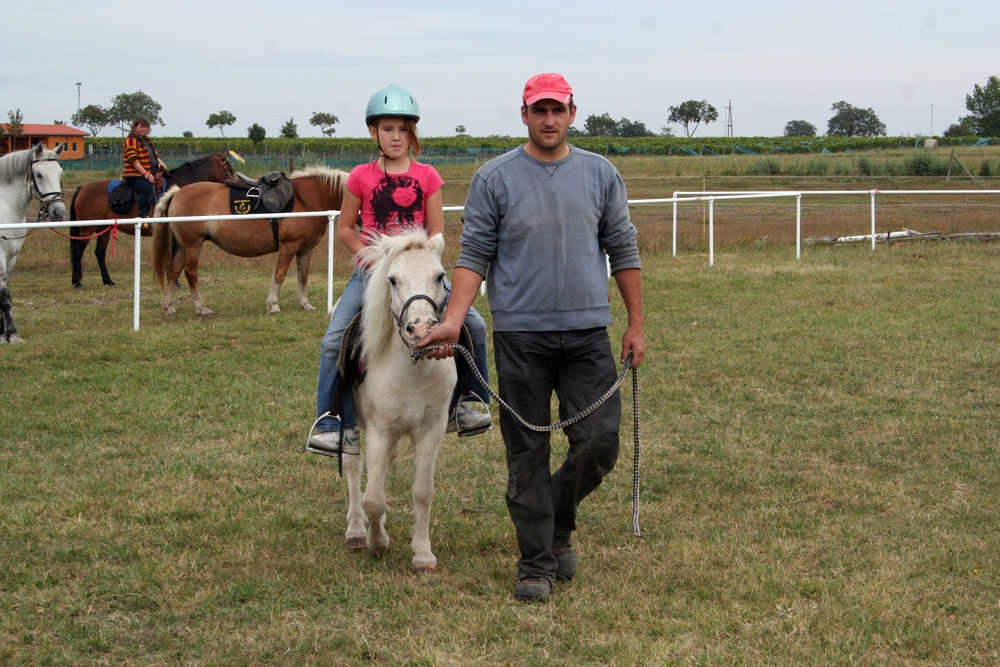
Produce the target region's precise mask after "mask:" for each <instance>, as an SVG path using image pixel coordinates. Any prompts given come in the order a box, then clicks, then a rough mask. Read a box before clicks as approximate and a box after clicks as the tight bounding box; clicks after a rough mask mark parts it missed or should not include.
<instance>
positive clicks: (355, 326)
mask: <svg viewBox="0 0 1000 667" xmlns="http://www.w3.org/2000/svg"><path fill="white" fill-rule="evenodd" d="M458 342H459V344H460V345H462V346H463V347H465V348H466V349H468V350H469V352H471V353H472V355H473V357H475V347H474V346H473V344H472V336H471V335H470V334H469V330H468V329H467V328H466V326H465V325H464V324H463V325H462V331H461V332H460V333H459V335H458ZM455 369H456V370H457V371H458V381H457V382H456V384H455V391H454V392H453V393H452V397H451V404H450V405H449V406H448V409H449V410H450V411H451V410H454V409H455V406H456V405H458V401H459V399H460V398H461V395H462V392H461V391H460V390H459V389H460V387H461V384H462V378H463V377H465V374H466V373H468V372H469V370H470V369H469V362H468V361H467V360H466V359H465V355H462V354H456V355H455ZM337 370H338V371H340V376H341V378H343V380H344V381H343V382H341V383H340V387H339V388H338V389H337V392H336V395H335V396H334V397H333V405H332V406H331V407H330V412H331V413H333V414H335V415H338V414H342V407H343V401H344V392H345V391H351V390H353V389H354V387H357V386H360V385H361V383H362V382H364V381H365V367H364V364H363V363H362V362H361V313H358V314H357V315H355V316H354V319H353V320H351V323H350V324H348V325H347V329H345V330H344V339H343V343H342V344H341V346H340V356H339V357H337Z"/></svg>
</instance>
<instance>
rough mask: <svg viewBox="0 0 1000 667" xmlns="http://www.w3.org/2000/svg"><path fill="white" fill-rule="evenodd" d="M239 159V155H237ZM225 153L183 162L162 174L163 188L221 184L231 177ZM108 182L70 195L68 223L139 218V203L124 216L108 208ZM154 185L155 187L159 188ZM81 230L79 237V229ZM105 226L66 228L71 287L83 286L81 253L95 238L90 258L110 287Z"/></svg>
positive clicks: (132, 229)
mask: <svg viewBox="0 0 1000 667" xmlns="http://www.w3.org/2000/svg"><path fill="white" fill-rule="evenodd" d="M237 157H239V156H237ZM228 159H229V151H225V152H223V153H220V154H219V155H208V156H206V157H203V158H199V159H197V160H191V161H190V162H185V163H184V164H182V165H180V166H179V167H175V168H174V169H171V170H169V171H167V172H166V173H165V174H164V178H165V180H166V182H167V186H168V187H171V186H175V185H176V186H184V185H188V184H189V183H196V182H198V181H213V182H215V183H225V182H226V180H227V179H231V178H233V167H232V165H230V164H229V162H228ZM110 183H111V181H92V182H90V183H84V184H83V185H81V186H80V187H79V188H77V189H76V192H75V193H73V200H72V202H71V203H70V205H69V219H70V220H114V219H116V218H121V219H125V218H136V217H138V216H139V203H138V201H136V203H134V204H132V210H130V211H129V212H128V213H115V212H114V211H112V210H111V209H110V208H109V207H108V185H109V184H110ZM160 185H161V184H160V183H159V182H158V183H157V187H160ZM81 229H83V230H84V234H81V232H80V230H81ZM109 229H111V227H110V226H106V227H70V228H69V235H70V242H69V253H70V257H71V259H72V262H73V287H75V288H77V289H81V288H82V287H83V253H84V251H85V250H86V249H87V244H88V243H90V239H93V238H96V239H97V246H96V247H95V248H94V256H95V257H97V264H98V266H99V267H100V269H101V279H102V280H103V281H104V284H105V285H114V284H115V281H113V280H111V275H110V274H109V273H108V265H107V263H106V262H105V260H104V257H105V255H106V254H107V249H108V238H109V236H110V234H109V233H108V230H109ZM119 229H121V231H123V232H125V233H126V234H131V235H133V236H134V235H135V225H121V226H120V227H119ZM151 234H152V232H150V231H143V233H142V235H143V236H150V235H151Z"/></svg>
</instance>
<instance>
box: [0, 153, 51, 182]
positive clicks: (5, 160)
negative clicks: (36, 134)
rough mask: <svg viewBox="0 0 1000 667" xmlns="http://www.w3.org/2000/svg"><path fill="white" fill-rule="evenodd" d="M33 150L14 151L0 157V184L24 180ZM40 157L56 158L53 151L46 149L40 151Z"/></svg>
mask: <svg viewBox="0 0 1000 667" xmlns="http://www.w3.org/2000/svg"><path fill="white" fill-rule="evenodd" d="M33 150H34V149H32V148H25V149H24V150H20V151H14V152H13V153H8V154H7V155H4V156H3V157H0V183H5V184H6V183H13V182H15V181H17V180H20V179H22V178H24V177H25V176H26V175H27V173H28V168H29V167H30V166H31V153H32V151H33ZM42 157H43V158H46V157H57V155H56V152H55V151H50V150H49V149H47V148H46V149H44V150H43V151H42Z"/></svg>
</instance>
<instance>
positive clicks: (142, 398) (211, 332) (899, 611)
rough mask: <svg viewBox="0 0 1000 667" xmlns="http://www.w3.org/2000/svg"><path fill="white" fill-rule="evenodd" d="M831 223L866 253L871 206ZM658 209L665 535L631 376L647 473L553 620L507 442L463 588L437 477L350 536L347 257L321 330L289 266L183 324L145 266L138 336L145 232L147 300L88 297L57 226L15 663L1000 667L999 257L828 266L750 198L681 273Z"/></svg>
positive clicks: (463, 478)
mask: <svg viewBox="0 0 1000 667" xmlns="http://www.w3.org/2000/svg"><path fill="white" fill-rule="evenodd" d="M446 178H449V179H450V180H449V186H447V187H449V188H456V189H460V183H461V182H462V177H458V176H446ZM667 187H668V188H671V189H673V188H672V186H669V185H668V186H667ZM750 187H753V188H757V187H759V186H756V185H754V186H750ZM641 189H642V188H641V186H638V185H637V186H636V187H634V188H633V187H632V186H631V185H630V190H631V192H630V194H632V195H633V196H636V194H638V193H637V192H636V191H638V190H641ZM640 196H648V195H640ZM446 203H449V204H450V203H461V200H460V196H456V197H455V198H454V199H452V198H451V197H446ZM989 206H990V205H989V204H988V203H985V204H983V205H979V206H976V207H972V210H974V211H977V213H976V215H981V217H982V221H981V222H979V223H974V222H969V221H966V220H964V219H963V216H962V215H961V214H962V212H965V211H968V210H969V208H964V207H963V208H959V207H957V206H955V207H951V206H949V207H948V208H947V209H946V214H947V215H942V216H941V217H934V218H933V219H931V216H929V215H928V214H927V213H923V214H921V213H920V212H919V211H918V210H911V208H909V207H907V208H905V209H902V208H901V213H900V215H903V212H904V211H905V214H906V215H907V216H912V218H913V219H914V220H917V221H919V219H920V218H921V216H923V217H924V219H925V222H926V224H927V225H928V226H934V227H938V226H939V225H940V224H944V223H947V224H950V225H953V226H955V227H956V228H957V227H963V228H964V226H966V225H969V226H976V229H975V231H990V230H989V229H981V228H980V227H979V226H977V225H986V226H988V225H990V224H995V223H994V222H993V220H992V217H991V216H990V215H987V214H982V213H979V212H981V211H982V210H987V211H988V210H989V208H988V207H989ZM862 208H863V206H862ZM914 208H915V207H914ZM829 213H830V214H831V216H832V219H831V221H830V222H829V223H824V225H825V224H829V225H834V226H838V228H839V227H840V226H844V225H848V226H849V225H854V224H858V225H859V226H860V228H861V232H860V233H864V227H865V222H864V221H865V214H866V213H865V211H862V212H861V214H860V217H861V221H860V222H855V220H854V217H853V215H852V214H843V213H841V212H839V211H838V207H837V206H835V205H833V204H831V205H830V207H829ZM737 214H738V215H737ZM649 215H650V216H651V218H650V219H649V220H639V221H638V222H639V224H640V230H641V232H640V233H641V234H642V243H643V246H644V249H645V254H644V272H643V274H644V285H645V292H646V332H647V338H648V343H649V353H648V356H647V359H646V362H645V363H644V364H643V366H642V368H641V370H640V373H639V385H640V403H641V407H640V421H641V439H642V450H641V452H642V504H641V517H640V518H641V523H642V527H643V532H644V536H643V537H642V538H635V537H634V536H633V535H632V530H631V454H632V447H631V439H632V431H631V428H630V426H629V425H630V424H631V421H632V420H631V411H630V409H629V406H630V404H631V400H630V399H631V397H630V392H629V391H628V390H627V389H626V390H625V397H624V398H625V400H624V403H625V405H626V418H625V420H624V425H623V431H622V438H623V449H622V456H621V459H620V461H619V466H618V468H617V469H616V470H615V471H614V472H613V473H612V474H611V476H610V477H609V478H608V480H607V481H606V483H605V484H604V485H603V486H602V487H601V488H600V489H599V490H598V491H597V492H596V493H595V494H594V495H593V496H592V497H591V498H589V499H588V500H587V501H586V502H585V504H584V506H583V508H582V513H581V529H580V530H579V531H578V534H577V538H576V543H577V546H578V549H579V553H580V574H579V575H578V577H577V578H576V579H575V580H574V581H573V582H572V583H569V584H562V585H559V586H557V588H556V591H555V594H554V596H553V598H552V599H551V601H550V602H549V603H548V604H543V605H523V604H519V603H515V602H514V601H513V600H512V599H511V597H510V594H511V591H512V588H513V584H514V581H513V578H514V564H515V561H516V558H517V553H516V545H515V541H514V535H513V529H512V527H511V525H510V520H509V518H508V517H507V513H506V509H505V506H504V502H503V492H504V487H505V481H506V470H505V465H504V458H503V445H502V442H501V439H500V434H499V432H496V431H495V432H492V433H490V434H487V435H484V436H480V437H476V438H470V439H461V440H460V439H458V438H456V437H454V436H453V435H449V436H447V438H446V440H445V444H444V448H443V450H442V455H441V458H440V459H439V464H438V474H437V495H436V498H435V505H434V510H433V513H432V543H433V545H434V549H435V554H436V555H437V557H438V560H439V572H438V574H436V575H433V576H417V575H414V574H412V573H411V570H410V564H409V562H410V552H409V546H408V542H409V539H408V538H409V535H408V531H409V525H410V521H411V518H410V499H409V490H408V483H407V482H408V475H409V470H408V461H407V460H403V461H401V462H399V464H397V466H396V468H395V473H394V475H393V477H392V479H391V481H390V491H389V502H390V509H389V511H390V514H389V532H390V535H391V536H392V538H393V540H394V545H393V549H392V551H391V553H390V554H389V555H388V556H386V557H385V558H382V559H373V558H371V557H369V556H368V555H367V554H365V553H353V552H347V551H346V550H345V549H344V547H343V531H344V529H345V520H344V513H345V511H346V488H345V486H344V482H343V480H341V479H340V478H338V477H337V473H336V466H335V462H333V460H331V459H327V458H324V457H318V456H312V455H307V454H305V453H304V452H303V451H302V449H303V445H304V441H305V437H306V433H307V431H308V428H309V425H310V423H311V421H312V415H313V410H314V406H313V403H314V397H315V380H316V362H317V354H318V346H319V339H320V336H321V335H322V332H323V331H324V329H325V325H326V315H325V314H324V313H323V312H322V310H323V309H322V307H321V304H323V303H324V302H325V295H324V293H323V283H324V281H323V280H322V279H321V278H320V276H321V275H322V274H323V272H324V271H325V261H324V260H323V258H322V257H320V256H317V261H316V262H315V263H314V280H313V282H312V286H311V288H310V297H311V299H312V301H313V303H314V305H317V306H318V307H320V309H319V310H318V311H317V312H312V313H306V312H300V311H297V310H295V309H294V299H293V296H292V292H293V289H294V286H293V285H291V284H289V283H286V286H285V290H284V292H283V296H284V298H283V306H284V308H285V312H283V313H282V314H280V315H277V316H267V315H265V312H264V298H265V295H266V291H267V286H268V282H269V275H270V271H271V269H272V260H273V258H262V259H259V260H235V259H233V258H229V257H227V256H223V255H222V254H221V253H219V252H218V251H217V250H216V249H215V248H210V250H208V251H207V252H206V256H204V257H203V270H202V277H201V281H202V288H203V294H204V296H205V299H206V301H207V303H208V304H209V306H210V307H212V308H213V310H215V312H216V316H215V317H214V318H212V319H208V320H201V319H199V318H197V317H195V316H194V315H193V314H192V313H191V308H190V300H189V299H188V298H187V294H186V291H181V292H180V296H181V298H182V300H183V302H182V304H181V306H180V307H179V308H178V311H179V315H178V316H177V318H175V319H173V320H169V319H167V318H166V317H165V316H164V315H162V314H161V313H162V311H161V310H160V306H159V298H160V292H159V288H158V287H155V286H153V285H151V284H149V279H148V274H149V270H148V266H145V267H144V274H143V278H144V280H145V281H146V282H145V283H144V286H143V287H142V290H141V293H140V298H141V315H142V327H141V329H140V331H138V332H134V331H132V330H131V321H132V304H133V301H132V288H131V272H130V268H129V267H130V265H131V258H132V242H133V239H132V237H123V238H121V239H119V245H118V250H117V257H116V259H115V260H113V261H112V273H113V275H114V277H115V278H116V280H118V283H119V284H118V286H115V287H104V286H101V285H100V281H99V276H98V275H97V274H96V271H95V270H94V266H93V258H92V256H89V255H88V257H87V260H86V262H87V269H88V272H87V274H86V275H85V278H84V285H85V288H84V290H82V291H73V290H72V288H71V287H70V278H69V267H68V264H69V259H68V256H67V255H68V252H67V249H66V247H65V246H66V241H65V240H64V239H62V238H61V237H58V236H56V235H55V234H51V233H49V232H35V233H34V234H33V235H32V237H31V238H29V239H28V241H27V243H26V244H25V246H24V250H23V252H22V255H21V258H20V259H19V263H18V266H17V270H16V272H15V274H14V280H13V283H12V288H13V296H14V309H15V317H16V318H17V322H18V325H19V330H20V331H21V334H22V336H23V337H24V338H25V339H26V341H27V342H26V343H25V344H23V345H19V346H5V347H0V361H2V364H3V366H2V367H3V375H2V377H3V380H4V382H3V389H0V397H2V405H3V411H4V418H3V426H2V430H0V433H2V438H3V447H0V663H2V664H51V665H80V664H114V665H120V664H135V665H176V664H205V665H247V664H323V665H326V664H345V665H353V664H370V663H381V664H393V665H396V664H408V665H496V664H510V665H550V664H554V665H579V664H608V665H662V664H687V663H691V664H705V665H708V664H807V665H828V664H899V665H918V664H919V665H924V664H940V665H951V664H982V665H986V664H995V663H996V662H997V661H998V660H1000V640H998V639H997V633H996V630H995V629H996V627H997V625H998V622H1000V618H998V617H1000V536H998V532H997V526H998V525H1000V474H998V473H1000V469H998V463H1000V461H998V458H1000V457H998V451H997V441H998V438H1000V426H998V422H997V413H998V409H1000V388H998V386H997V377H998V374H1000V345H998V343H1000V299H998V297H997V294H998V293H1000V292H998V290H1000V271H998V269H1000V248H998V246H997V245H995V244H992V243H967V242H963V243H955V242H942V241H919V242H907V243H899V244H894V245H880V246H879V248H878V250H877V251H876V252H874V253H873V252H871V249H870V247H869V246H867V245H866V244H858V245H849V246H811V247H809V248H807V249H806V251H805V252H804V253H803V258H802V260H801V261H796V260H795V257H794V250H793V248H792V247H791V246H790V245H789V243H788V241H787V238H786V237H781V238H775V235H777V234H778V232H776V231H770V232H769V231H767V230H768V229H771V228H769V227H768V225H772V226H773V229H779V228H781V229H784V225H785V224H786V223H785V222H780V223H778V222H776V221H775V220H773V219H772V218H774V217H775V215H774V214H773V212H770V213H769V212H768V211H767V210H766V208H761V209H758V210H757V211H756V212H755V213H754V214H753V215H749V214H747V212H746V209H735V208H734V209H732V214H731V215H733V218H734V221H733V222H732V223H731V224H732V225H733V226H734V230H733V231H732V233H731V235H730V236H727V237H726V240H725V242H724V243H723V244H722V246H721V248H717V256H716V265H715V266H712V267H710V266H708V264H707V261H706V255H705V253H704V251H703V249H702V247H703V246H700V245H699V244H700V243H701V241H699V240H698V238H699V236H698V234H699V231H698V230H700V229H701V222H700V220H692V221H691V222H690V223H689V224H690V227H691V229H690V230H689V233H690V234H691V237H690V238H691V241H690V243H689V247H687V249H685V250H684V252H682V253H681V254H680V255H679V256H678V257H676V258H674V257H672V256H671V255H670V253H669V250H668V249H665V248H667V246H665V245H664V243H665V242H664V237H663V234H664V232H663V227H664V225H662V224H661V223H662V222H663V220H664V218H663V211H661V212H660V214H653V213H650V214H649ZM657 215H658V216H659V217H657ZM782 215H784V214H782ZM816 215H817V216H818V215H819V213H818V212H817V213H816ZM837 216H840V219H839V221H838V219H837ZM736 218H738V221H737V220H736ZM814 224H815V225H816V230H815V233H816V235H822V234H821V230H820V229H819V227H820V225H819V223H818V222H815V223H814ZM901 224H902V223H901ZM906 224H907V225H909V222H907V223H906ZM457 227H458V223H457V219H453V218H449V235H450V237H451V238H452V239H454V237H455V234H456V233H457ZM667 227H668V226H667ZM736 227H738V228H736ZM454 248H455V243H452V244H451V250H450V252H452V253H453V252H454ZM322 254H323V253H320V255H322ZM338 261H339V262H340V263H339V265H338V266H339V267H342V268H343V269H344V271H343V274H341V272H340V271H338V276H337V285H338V289H339V288H340V287H341V286H342V285H343V282H344V280H345V279H346V267H347V263H346V258H344V259H343V261H341V258H338ZM481 301H482V302H481V303H480V304H477V305H480V306H482V308H481V310H483V311H484V312H486V313H487V315H488V308H487V307H486V304H485V300H481ZM613 301H614V302H615V304H616V311H617V316H616V317H617V320H618V321H619V322H622V321H623V313H622V312H621V309H620V307H619V306H618V304H617V301H616V300H613ZM618 335H620V331H617V330H616V333H615V336H618ZM613 339H615V338H613ZM496 409H497V408H496V407H495V406H494V411H496ZM554 441H555V443H556V450H557V451H561V449H562V448H564V447H565V443H564V441H563V440H562V438H561V436H559V435H556V436H554Z"/></svg>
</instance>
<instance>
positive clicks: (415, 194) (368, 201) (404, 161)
mask: <svg viewBox="0 0 1000 667" xmlns="http://www.w3.org/2000/svg"><path fill="white" fill-rule="evenodd" d="M418 120H420V107H419V105H418V104H417V101H416V99H414V97H413V96H412V95H411V94H410V93H408V92H407V91H405V90H403V89H402V88H399V87H397V86H391V85H390V86H387V87H385V88H382V89H381V90H378V91H376V92H375V94H374V95H372V97H371V99H370V100H369V101H368V107H367V109H366V110H365V123H367V125H368V132H369V134H371V137H372V139H374V140H375V141H376V143H377V144H378V147H379V153H380V155H379V157H378V158H377V159H376V160H375V161H374V162H370V163H368V164H363V165H359V166H357V167H355V168H354V169H353V170H352V171H351V175H350V176H349V177H348V179H347V189H346V191H345V193H344V201H343V203H342V204H341V211H340V221H339V222H338V224H337V240H338V241H340V242H341V243H343V244H344V245H345V246H347V247H348V248H350V250H351V252H352V253H356V252H358V251H359V250H361V249H362V248H363V247H364V246H365V239H366V235H367V234H372V233H377V234H390V235H391V234H398V233H400V232H401V231H403V230H405V229H406V228H410V227H422V228H424V229H426V230H427V235H428V236H434V235H435V234H442V233H444V210H443V208H442V197H441V186H442V185H444V181H443V180H442V179H441V176H440V175H439V174H438V173H437V170H436V169H434V167H432V166H430V165H426V164H422V163H420V162H417V160H416V156H417V155H419V154H420V139H419V138H418V137H417V121H418ZM359 221H360V230H359V229H358V227H359V225H358V222H359ZM367 273H368V271H367V269H366V268H365V267H363V266H360V265H358V266H356V267H355V269H354V274H353V275H352V276H351V279H350V280H349V281H348V283H347V286H346V287H345V288H344V292H343V294H341V295H340V300H339V301H338V302H337V307H336V309H335V310H334V313H333V317H332V318H331V319H330V326H329V327H328V328H327V330H326V334H324V336H323V341H322V343H321V344H320V357H319V382H318V386H317V390H316V418H317V420H316V424H315V426H314V429H315V433H313V435H311V436H310V438H309V440H308V443H307V444H306V451H309V452H313V453H315V454H324V455H326V456H336V455H337V454H338V452H340V450H341V444H340V443H341V441H343V453H344V454H360V453H361V447H360V441H359V438H358V431H357V421H356V418H355V413H354V401H353V397H352V396H351V392H350V391H344V392H343V399H342V410H341V413H342V414H341V415H340V419H338V418H337V417H336V416H334V415H332V414H331V413H330V409H331V407H332V406H333V401H334V397H335V395H336V393H337V392H338V390H339V389H340V388H341V382H342V381H343V379H342V378H341V376H340V372H339V371H338V370H337V358H338V356H339V355H340V348H341V344H342V342H343V337H344V330H345V329H346V328H347V326H348V324H350V322H351V320H352V319H353V318H354V316H355V315H357V314H358V313H359V312H360V311H361V300H362V297H363V295H364V282H365V280H366V278H367ZM449 288H450V285H449ZM465 325H466V327H467V328H468V329H469V334H470V337H471V339H472V343H473V347H474V348H475V352H474V354H475V362H476V367H477V368H478V370H479V372H480V373H481V374H482V376H483V378H484V379H486V381H487V382H489V363H488V356H487V352H486V322H485V321H484V320H483V318H482V316H481V315H480V314H479V313H477V312H476V311H475V310H474V309H471V308H470V309H469V316H468V317H467V318H466V320H465ZM460 384H461V385H462V392H463V393H462V399H463V400H461V401H459V403H458V407H457V409H456V411H455V413H454V414H452V417H451V419H450V421H449V426H448V431H455V430H457V431H458V434H459V436H468V435H476V434H478V433H483V432H484V431H488V430H490V429H491V428H492V427H493V421H492V419H491V417H490V415H489V413H481V412H478V411H476V410H474V409H473V408H472V407H470V406H469V405H468V404H467V403H466V402H465V400H464V399H466V398H468V400H469V401H473V400H475V401H479V402H481V403H487V402H488V400H489V393H488V391H487V390H486V387H483V386H482V383H480V382H479V381H478V380H476V378H475V377H474V376H472V374H471V373H469V374H468V375H467V377H464V378H462V379H461V380H460ZM341 431H343V435H341Z"/></svg>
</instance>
